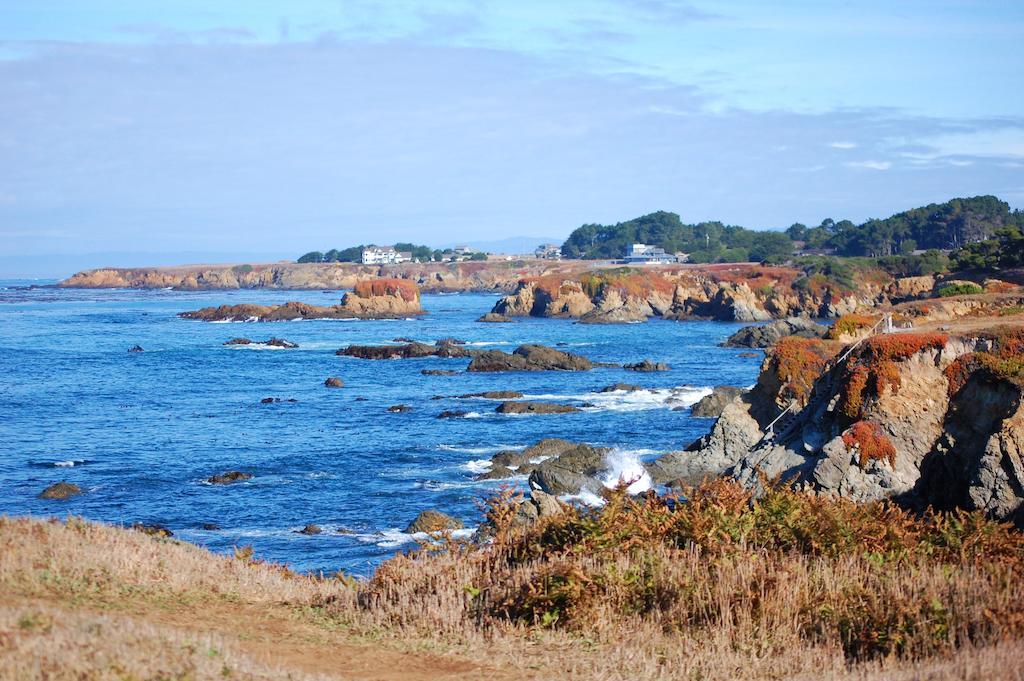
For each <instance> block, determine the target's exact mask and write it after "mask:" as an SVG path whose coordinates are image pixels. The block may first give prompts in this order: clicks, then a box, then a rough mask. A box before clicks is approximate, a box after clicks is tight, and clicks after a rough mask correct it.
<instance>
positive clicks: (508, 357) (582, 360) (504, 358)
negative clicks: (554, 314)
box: [466, 345, 594, 372]
mask: <svg viewBox="0 0 1024 681" xmlns="http://www.w3.org/2000/svg"><path fill="white" fill-rule="evenodd" d="M593 366H594V365H593V363H592V362H591V361H590V360H589V359H587V358H586V357H581V356H579V355H574V354H572V353H569V352H562V351H561V350H555V349H554V348H548V347H544V346H543V345H520V346H519V347H518V348H516V349H515V350H514V351H513V352H512V354H508V353H506V352H502V351H501V350H487V351H485V352H481V353H479V354H478V355H476V357H474V358H473V361H472V362H470V363H469V368H468V369H466V370H467V371H474V372H495V371H589V370H590V369H591V368H592V367H593Z"/></svg>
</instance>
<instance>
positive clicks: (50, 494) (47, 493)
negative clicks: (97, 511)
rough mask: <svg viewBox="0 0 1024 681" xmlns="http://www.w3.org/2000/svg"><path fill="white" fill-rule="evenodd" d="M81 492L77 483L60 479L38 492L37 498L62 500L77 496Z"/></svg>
mask: <svg viewBox="0 0 1024 681" xmlns="http://www.w3.org/2000/svg"><path fill="white" fill-rule="evenodd" d="M81 493H82V488H81V487H79V486H78V485H76V484H74V483H70V482H64V481H61V482H57V483H54V484H52V485H50V486H49V487H47V488H46V489H44V490H43V491H42V492H40V493H39V498H40V499H50V500H57V501H63V500H64V499H70V498H71V497H75V496H78V495H79V494H81Z"/></svg>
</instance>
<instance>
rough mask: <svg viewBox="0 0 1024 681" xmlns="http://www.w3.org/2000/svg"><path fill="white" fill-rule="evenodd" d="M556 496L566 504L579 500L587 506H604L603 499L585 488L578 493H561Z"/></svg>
mask: <svg viewBox="0 0 1024 681" xmlns="http://www.w3.org/2000/svg"><path fill="white" fill-rule="evenodd" d="M558 498H559V499H560V500H561V501H564V502H565V503H567V504H572V503H576V502H579V503H582V504H586V505H587V506H604V505H605V503H606V502H605V500H604V499H602V498H601V497H599V496H598V495H596V494H594V493H593V492H591V491H590V490H587V489H585V490H581V491H580V492H579V493H578V494H563V495H561V496H560V497H558Z"/></svg>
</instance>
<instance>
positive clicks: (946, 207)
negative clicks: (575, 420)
mask: <svg viewBox="0 0 1024 681" xmlns="http://www.w3.org/2000/svg"><path fill="white" fill-rule="evenodd" d="M1022 229H1024V212H1021V211H1019V210H1015V211H1011V210H1010V206H1009V204H1007V203H1006V202H1004V201H1000V200H999V199H998V198H996V197H994V196H976V197H973V198H963V199H952V200H950V201H947V202H946V203H941V204H929V205H927V206H923V207H921V208H914V209H912V210H908V211H904V212H902V213H897V214H896V215H893V216H891V217H889V218H886V219H884V220H878V219H871V220H868V221H866V222H864V223H862V224H860V225H858V224H855V223H853V222H851V221H850V220H840V221H839V222H836V221H835V220H833V219H831V218H827V219H825V220H822V222H821V224H820V225H818V226H816V227H808V226H807V225H803V224H800V223H795V224H793V225H791V226H790V227H789V228H788V229H786V230H785V232H773V231H768V230H763V231H755V230H750V229H745V228H743V227H739V226H736V225H724V224H722V223H721V222H701V223H699V224H685V223H683V222H682V221H681V220H680V218H679V216H678V215H676V214H675V213H668V212H664V211H659V212H657V213H651V214H650V215H644V216H642V217H639V218H636V219H634V220H628V221H626V222H620V223H618V224H616V225H598V224H587V225H583V226H582V227H579V228H578V229H576V230H575V231H574V232H573V233H572V234H571V235H570V236H569V238H568V239H567V240H566V242H565V244H563V246H562V255H564V256H565V257H567V258H584V259H610V258H621V257H622V256H623V254H624V253H625V252H626V249H627V248H628V246H629V244H631V243H647V244H653V245H656V246H661V247H662V248H664V249H665V250H666V251H668V252H670V253H674V252H678V251H682V252H685V253H689V254H690V260H691V261H692V262H698V263H703V262H739V261H745V260H752V261H759V262H760V261H767V262H769V263H781V262H783V261H785V260H788V259H789V258H790V257H791V256H792V254H793V251H794V250H795V248H794V247H795V246H797V245H802V248H803V249H804V250H825V251H831V252H832V253H834V254H835V255H838V256H843V257H865V258H872V259H876V260H877V261H876V262H875V266H878V267H881V268H882V269H885V270H886V271H888V272H890V273H891V274H894V275H896V276H917V275H922V274H937V273H942V272H946V271H948V269H949V264H950V263H949V259H948V258H947V257H946V256H945V255H944V254H943V253H942V252H941V251H943V250H954V249H961V250H962V252H963V254H964V255H963V256H962V258H963V262H964V263H965V265H959V264H958V267H959V266H967V267H972V268H979V269H981V268H991V267H1010V266H1018V265H1020V264H1021V261H1022V259H1024V255H1021V254H1024V242H1022V241H1021V240H1022V239H1024V237H1022V236H1021V230H1022ZM990 240H991V241H993V243H989V241H990ZM979 244H984V245H979ZM1007 245H1009V246H1010V247H1013V246H1016V248H1015V249H1013V248H1011V249H1009V250H1014V253H1012V254H1009V255H1008V254H1007V253H1006V251H1007V250H1008V249H1007V248H1006V246H1007ZM919 249H927V251H926V252H925V253H924V254H917V255H914V254H913V251H916V250H919ZM960 252H961V251H958V253H960Z"/></svg>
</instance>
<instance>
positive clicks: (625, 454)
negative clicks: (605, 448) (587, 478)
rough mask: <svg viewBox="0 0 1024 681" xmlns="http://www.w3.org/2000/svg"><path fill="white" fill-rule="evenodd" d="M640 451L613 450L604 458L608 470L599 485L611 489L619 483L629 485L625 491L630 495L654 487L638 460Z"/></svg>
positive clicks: (649, 476) (648, 474)
mask: <svg viewBox="0 0 1024 681" xmlns="http://www.w3.org/2000/svg"><path fill="white" fill-rule="evenodd" d="M640 451H641V450H636V449H613V450H612V451H610V452H608V454H607V455H606V456H605V459H604V461H605V465H607V466H608V468H607V469H606V470H605V472H604V473H603V474H602V475H601V477H600V480H601V484H602V485H604V486H605V487H607V488H609V489H612V488H614V487H616V486H618V485H619V484H620V483H629V487H627V488H626V491H627V492H629V493H630V494H641V493H643V492H646V491H647V490H649V489H651V488H653V487H654V481H653V480H651V475H650V473H648V472H647V469H646V468H645V467H644V464H643V462H642V461H641V460H640Z"/></svg>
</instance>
